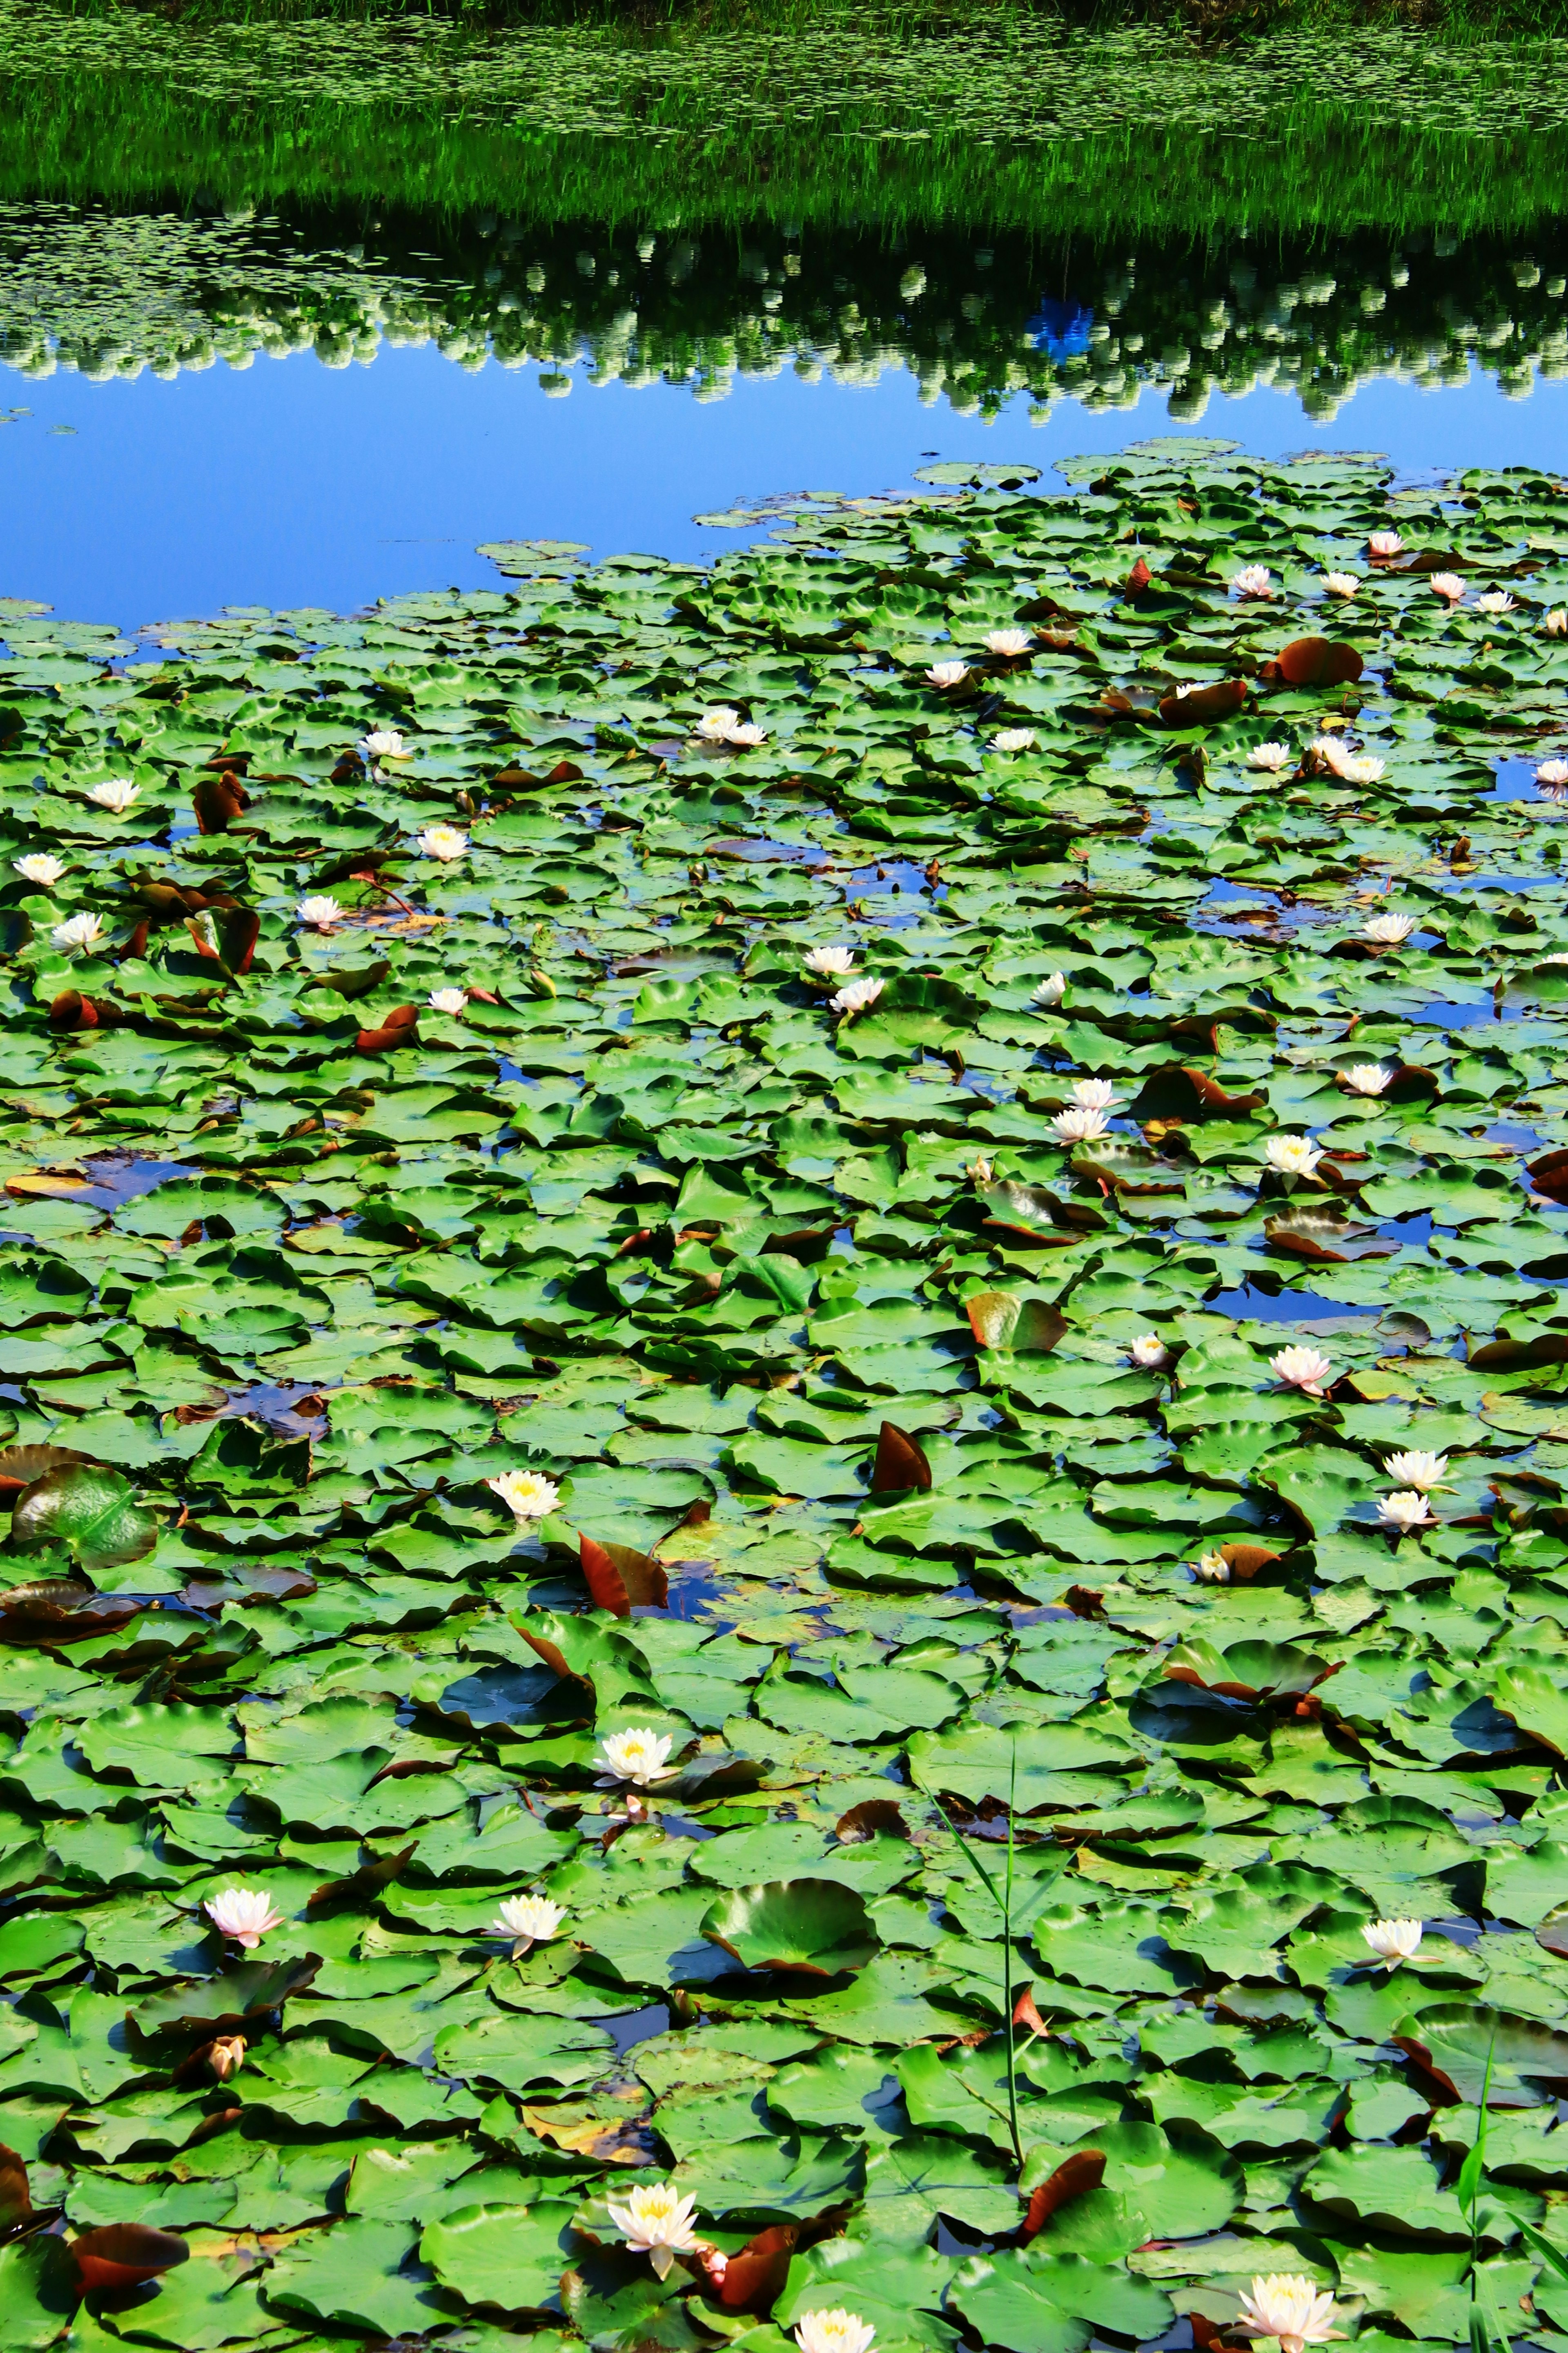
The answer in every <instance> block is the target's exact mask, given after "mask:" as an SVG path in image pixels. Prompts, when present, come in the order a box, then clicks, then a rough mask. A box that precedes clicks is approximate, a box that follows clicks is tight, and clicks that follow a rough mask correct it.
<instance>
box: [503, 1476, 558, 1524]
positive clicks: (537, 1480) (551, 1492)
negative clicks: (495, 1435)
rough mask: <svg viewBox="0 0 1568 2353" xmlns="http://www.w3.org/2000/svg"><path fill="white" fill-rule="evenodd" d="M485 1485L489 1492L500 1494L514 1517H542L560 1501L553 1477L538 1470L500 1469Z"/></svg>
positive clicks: (540, 1518)
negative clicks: (497, 1475) (548, 1477)
mask: <svg viewBox="0 0 1568 2353" xmlns="http://www.w3.org/2000/svg"><path fill="white" fill-rule="evenodd" d="M485 1484H486V1486H487V1487H488V1488H489V1491H490V1493H491V1494H492V1495H499V1496H500V1499H501V1502H502V1503H503V1504H505V1505H506V1507H507V1510H508V1511H509V1512H510V1514H511V1515H512V1517H513V1519H514V1520H542V1519H544V1518H546V1517H547V1516H548V1514H550V1513H552V1511H553V1510H554V1509H555V1506H556V1504H558V1503H559V1502H560V1501H561V1490H560V1488H559V1487H558V1486H557V1485H556V1483H555V1482H554V1480H553V1479H547V1478H545V1476H544V1474H543V1472H540V1471H503V1472H501V1473H500V1477H499V1478H495V1479H487V1480H486V1481H485Z"/></svg>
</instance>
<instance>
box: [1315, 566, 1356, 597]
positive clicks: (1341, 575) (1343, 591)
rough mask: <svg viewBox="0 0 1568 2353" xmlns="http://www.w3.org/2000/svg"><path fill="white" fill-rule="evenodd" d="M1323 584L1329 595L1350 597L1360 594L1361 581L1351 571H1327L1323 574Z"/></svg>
mask: <svg viewBox="0 0 1568 2353" xmlns="http://www.w3.org/2000/svg"><path fill="white" fill-rule="evenodd" d="M1323 586H1324V588H1325V589H1326V590H1327V591H1328V593H1329V595H1330V596H1345V597H1350V596H1360V595H1361V582H1360V581H1359V580H1358V579H1357V578H1356V575H1355V574H1354V573H1353V572H1330V573H1327V574H1325V575H1324V579H1323Z"/></svg>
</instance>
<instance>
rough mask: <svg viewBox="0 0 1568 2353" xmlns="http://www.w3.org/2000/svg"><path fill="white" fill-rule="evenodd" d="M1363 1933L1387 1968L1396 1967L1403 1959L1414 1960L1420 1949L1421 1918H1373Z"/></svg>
mask: <svg viewBox="0 0 1568 2353" xmlns="http://www.w3.org/2000/svg"><path fill="white" fill-rule="evenodd" d="M1361 1933H1362V1935H1363V1936H1364V1937H1365V1938H1366V1941H1367V1943H1368V1944H1369V1945H1370V1946H1371V1947H1372V1949H1373V1952H1374V1953H1375V1954H1376V1955H1377V1957H1378V1959H1379V1960H1380V1961H1381V1962H1382V1963H1383V1966H1384V1968H1385V1969H1396V1968H1398V1967H1399V1964H1400V1962H1401V1961H1409V1960H1414V1959H1415V1955H1416V1953H1417V1952H1418V1950H1419V1949H1420V1945H1421V1923H1420V1921H1419V1920H1373V1923H1372V1924H1371V1926H1369V1927H1365V1928H1363V1930H1362V1932H1361Z"/></svg>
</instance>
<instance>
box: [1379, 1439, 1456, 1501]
mask: <svg viewBox="0 0 1568 2353" xmlns="http://www.w3.org/2000/svg"><path fill="white" fill-rule="evenodd" d="M1383 1468H1384V1473H1385V1474H1386V1476H1387V1477H1389V1478H1390V1479H1393V1480H1395V1481H1396V1482H1398V1484H1399V1485H1400V1486H1401V1487H1414V1488H1415V1489H1416V1490H1417V1491H1418V1492H1419V1493H1422V1494H1425V1493H1426V1490H1427V1489H1428V1488H1429V1487H1439V1486H1441V1485H1442V1483H1443V1481H1444V1480H1445V1479H1446V1478H1447V1472H1448V1458H1447V1455H1446V1454H1434V1453H1433V1452H1432V1451H1431V1449H1430V1447H1426V1446H1412V1447H1410V1448H1408V1449H1407V1450H1406V1451H1405V1452H1404V1453H1402V1454H1391V1455H1390V1456H1389V1458H1388V1460H1387V1461H1386V1462H1384V1466H1383Z"/></svg>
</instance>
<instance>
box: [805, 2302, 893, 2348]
mask: <svg viewBox="0 0 1568 2353" xmlns="http://www.w3.org/2000/svg"><path fill="white" fill-rule="evenodd" d="M876 2334H877V2332H876V2330H875V2328H874V2327H872V2325H871V2323H870V2322H869V2321H868V2320H862V2319H861V2317H860V2316H859V2314H858V2312H846V2311H845V2309H844V2307H843V2306H842V2305H837V2306H835V2307H834V2309H833V2310H832V2311H831V2312H808V2313H805V2315H803V2316H802V2317H801V2318H800V2319H799V2320H797V2321H796V2323H795V2343H796V2344H797V2345H798V2346H799V2348H800V2353H869V2348H870V2345H871V2340H872V2338H873V2337H875V2336H876Z"/></svg>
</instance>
